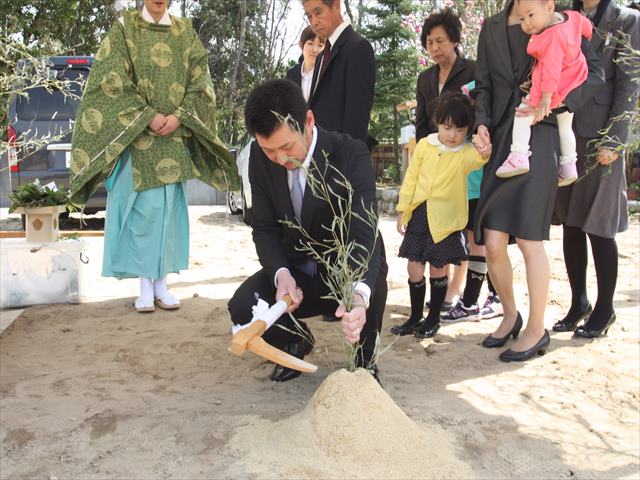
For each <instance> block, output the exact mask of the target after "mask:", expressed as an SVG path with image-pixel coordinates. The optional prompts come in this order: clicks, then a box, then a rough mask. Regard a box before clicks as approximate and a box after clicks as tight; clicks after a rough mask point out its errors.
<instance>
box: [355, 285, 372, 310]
mask: <svg viewBox="0 0 640 480" xmlns="http://www.w3.org/2000/svg"><path fill="white" fill-rule="evenodd" d="M353 289H354V290H355V291H356V293H358V294H360V295H362V297H363V300H364V303H365V304H366V305H369V300H370V298H371V288H369V285H367V284H366V283H364V282H357V283H356V284H355V285H354V286H353Z"/></svg>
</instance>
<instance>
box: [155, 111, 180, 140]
mask: <svg viewBox="0 0 640 480" xmlns="http://www.w3.org/2000/svg"><path fill="white" fill-rule="evenodd" d="M165 118H166V119H167V121H166V122H165V124H164V125H163V126H162V127H161V128H160V130H158V131H157V132H156V133H157V134H158V135H162V136H163V137H166V136H167V135H171V134H172V133H173V131H174V130H175V129H176V128H178V127H179V126H180V120H179V119H178V117H176V116H175V115H167V116H166V117H165Z"/></svg>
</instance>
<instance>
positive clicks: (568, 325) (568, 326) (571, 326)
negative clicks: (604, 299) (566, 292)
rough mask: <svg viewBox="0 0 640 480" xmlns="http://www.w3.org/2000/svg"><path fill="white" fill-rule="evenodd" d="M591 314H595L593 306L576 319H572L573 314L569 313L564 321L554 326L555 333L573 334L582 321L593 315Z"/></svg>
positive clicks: (588, 307) (589, 306)
mask: <svg viewBox="0 0 640 480" xmlns="http://www.w3.org/2000/svg"><path fill="white" fill-rule="evenodd" d="M591 312H593V307H592V306H591V304H589V305H588V306H587V309H586V310H585V311H584V312H582V313H581V314H579V315H578V316H576V317H575V318H570V317H569V315H570V313H571V312H569V313H567V315H566V316H565V317H564V318H563V319H562V320H560V321H558V322H556V323H555V324H554V325H553V331H554V332H573V331H574V330H575V329H576V326H577V325H578V323H580V321H581V320H584V319H585V318H587V317H588V316H589V315H591Z"/></svg>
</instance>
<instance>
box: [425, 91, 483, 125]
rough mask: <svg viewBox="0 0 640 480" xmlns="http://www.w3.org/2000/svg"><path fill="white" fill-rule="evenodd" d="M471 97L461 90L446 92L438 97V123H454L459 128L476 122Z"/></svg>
mask: <svg viewBox="0 0 640 480" xmlns="http://www.w3.org/2000/svg"><path fill="white" fill-rule="evenodd" d="M474 119H475V118H474V114H473V104H472V103H471V99H470V98H469V97H468V96H467V95H464V94H463V93H460V92H446V93H443V94H442V95H440V97H439V98H438V104H437V106H436V112H435V115H434V121H435V124H436V125H441V124H445V125H446V124H449V123H452V124H453V125H454V126H455V127H457V128H464V127H471V126H472V125H473V122H474Z"/></svg>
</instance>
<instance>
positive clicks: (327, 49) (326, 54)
mask: <svg viewBox="0 0 640 480" xmlns="http://www.w3.org/2000/svg"><path fill="white" fill-rule="evenodd" d="M330 57H331V42H330V41H329V40H327V41H326V42H325V43H324V50H323V51H322V65H321V66H320V74H319V75H318V79H320V78H322V75H324V71H325V70H326V69H327V65H328V64H329V58H330Z"/></svg>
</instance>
